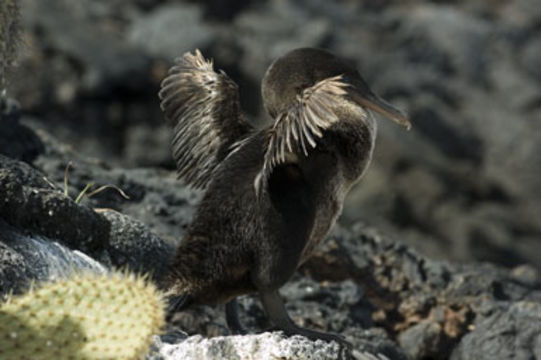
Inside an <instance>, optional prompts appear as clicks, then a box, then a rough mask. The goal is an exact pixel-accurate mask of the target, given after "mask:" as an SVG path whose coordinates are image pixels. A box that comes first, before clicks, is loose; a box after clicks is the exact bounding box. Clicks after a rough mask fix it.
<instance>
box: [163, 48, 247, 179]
mask: <svg viewBox="0 0 541 360" xmlns="http://www.w3.org/2000/svg"><path fill="white" fill-rule="evenodd" d="M159 97H160V99H161V104H160V105H161V109H162V110H163V112H164V114H165V118H166V120H167V123H168V124H169V125H170V126H171V127H173V129H174V130H173V131H174V135H173V141H172V149H173V158H174V159H175V162H176V165H177V171H178V177H179V178H182V179H183V180H184V181H185V182H186V183H188V184H190V185H192V186H193V187H195V188H205V187H206V185H207V184H208V182H209V180H210V179H211V177H212V173H213V171H214V170H215V169H216V167H217V166H218V165H219V164H220V162H221V161H222V160H223V159H224V158H225V157H226V156H227V154H228V153H229V151H230V148H231V145H233V144H234V143H235V142H236V141H238V140H240V139H241V138H242V137H243V136H244V135H246V134H247V133H248V132H250V130H251V126H250V125H249V124H248V123H247V122H246V121H245V120H244V118H243V116H242V113H241V110H240V103H239V94H238V88H237V85H236V84H235V83H234V82H233V81H232V80H231V79H230V78H229V77H228V76H227V75H226V74H225V73H224V72H223V71H220V72H215V71H214V69H213V65H212V61H209V60H206V59H205V58H203V55H202V54H201V52H200V51H199V50H195V54H191V53H189V52H188V53H185V54H184V55H183V56H182V57H180V58H178V59H176V60H175V65H174V66H173V67H172V68H171V69H170V70H169V73H168V76H167V77H166V78H165V79H164V80H163V82H162V84H161V90H160V93H159Z"/></svg>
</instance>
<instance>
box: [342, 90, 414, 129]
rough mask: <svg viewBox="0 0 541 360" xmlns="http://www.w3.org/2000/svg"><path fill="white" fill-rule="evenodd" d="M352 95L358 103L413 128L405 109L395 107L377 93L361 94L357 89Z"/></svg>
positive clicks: (407, 127) (408, 127)
mask: <svg viewBox="0 0 541 360" xmlns="http://www.w3.org/2000/svg"><path fill="white" fill-rule="evenodd" d="M351 95H352V97H353V100H354V101H355V102H356V103H357V104H359V105H361V106H363V107H365V108H367V109H369V110H372V111H375V112H377V113H378V114H380V115H382V116H384V117H386V118H388V119H391V120H393V121H394V122H396V123H397V124H400V125H402V126H404V127H406V130H409V129H411V123H410V121H409V119H408V115H407V114H406V113H405V112H404V111H402V110H399V109H397V108H395V107H394V106H393V105H391V104H389V103H388V102H387V101H385V100H383V99H382V98H380V97H379V96H377V95H376V94H374V93H372V92H370V93H364V94H360V93H359V92H357V91H352V94H351Z"/></svg>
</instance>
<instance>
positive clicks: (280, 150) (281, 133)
mask: <svg viewBox="0 0 541 360" xmlns="http://www.w3.org/2000/svg"><path fill="white" fill-rule="evenodd" d="M347 86H349V85H348V84H347V83H345V82H343V81H342V75H339V76H334V77H330V78H327V79H323V80H321V81H319V82H318V83H316V84H315V85H313V86H312V87H309V88H307V89H304V90H303V91H302V93H301V94H299V95H297V99H296V100H295V102H294V104H293V105H292V106H291V107H289V108H288V110H287V111H285V112H282V113H280V114H278V116H277V118H276V121H275V123H274V125H273V126H272V128H271V129H270V130H269V133H268V137H267V143H266V147H265V158H264V161H263V167H262V168H261V170H260V172H259V173H258V174H257V176H256V178H255V181H254V187H255V191H256V193H257V194H258V195H259V194H261V193H262V192H263V190H265V189H266V185H267V180H268V178H269V176H270V174H271V173H272V170H273V169H274V168H275V167H276V166H277V165H279V164H283V163H285V162H286V157H287V155H288V154H294V155H296V154H300V153H301V152H302V153H303V154H304V155H305V156H307V155H308V148H309V147H312V148H315V147H316V145H317V143H316V139H317V138H321V137H323V131H324V130H326V129H328V128H329V127H331V126H332V125H333V124H334V123H336V122H337V121H338V117H337V116H336V114H335V113H334V112H333V111H332V110H331V109H332V103H333V102H334V101H336V100H337V99H338V98H339V97H342V96H344V95H345V94H346V89H345V88H346V87H347Z"/></svg>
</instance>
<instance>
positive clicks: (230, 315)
mask: <svg viewBox="0 0 541 360" xmlns="http://www.w3.org/2000/svg"><path fill="white" fill-rule="evenodd" d="M225 321H226V323H227V327H228V328H229V330H231V332H232V333H233V334H235V335H244V334H246V329H244V327H243V326H242V324H241V323H240V320H239V303H238V302H237V299H236V298H235V299H233V300H231V301H229V302H228V303H227V304H225Z"/></svg>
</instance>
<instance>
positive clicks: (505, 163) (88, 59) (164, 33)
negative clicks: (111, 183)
mask: <svg viewBox="0 0 541 360" xmlns="http://www.w3.org/2000/svg"><path fill="white" fill-rule="evenodd" d="M21 8H22V19H21V22H22V23H23V26H24V28H25V32H24V34H23V43H24V44H23V45H22V47H21V51H20V56H19V59H18V66H17V67H15V68H13V69H11V72H10V74H9V77H8V79H7V89H8V95H9V96H11V97H13V98H16V99H17V100H18V101H19V102H20V104H21V107H22V109H23V119H24V122H25V123H26V124H29V125H30V126H32V127H34V128H38V129H39V128H43V129H45V130H47V131H48V132H50V133H52V134H53V135H54V136H56V137H57V138H59V139H60V140H61V141H62V142H64V143H67V144H69V145H71V146H72V147H73V148H74V149H75V150H76V151H78V152H80V153H83V154H85V155H89V156H92V157H95V158H97V159H100V160H103V161H105V162H107V163H109V164H111V165H113V166H118V167H128V168H131V167H166V168H169V169H173V167H174V164H173V162H172V160H171V157H170V153H169V136H170V133H169V131H168V129H167V128H166V127H165V126H164V124H163V119H162V115H161V113H160V110H159V103H158V99H157V92H158V88H159V83H160V81H161V79H162V78H163V77H164V76H165V74H166V71H167V68H168V67H169V66H170V65H171V64H172V61H173V59H174V58H175V57H177V56H179V55H181V54H182V53H183V52H185V51H190V50H193V49H195V48H199V49H201V50H202V52H203V54H204V55H205V56H207V57H211V58H214V62H215V67H216V68H220V69H224V70H225V71H226V72H227V73H228V74H229V76H230V77H231V78H233V79H234V80H235V81H236V82H237V83H238V84H239V86H240V93H241V98H242V103H243V107H244V109H245V111H246V112H247V114H248V115H249V117H250V119H251V120H252V121H253V122H254V123H256V124H258V125H260V126H262V125H264V124H265V123H268V122H269V121H270V119H269V118H268V116H267V115H266V114H265V113H264V111H263V109H262V107H261V100H260V91H259V84H260V80H261V78H262V76H263V74H264V71H265V70H266V68H267V66H268V65H269V64H270V62H271V61H272V60H273V59H275V58H276V57H278V56H280V55H282V54H283V53H285V52H286V51H288V50H290V49H293V48H296V47H302V46H312V47H323V48H327V49H329V50H331V51H333V52H335V53H337V54H340V55H342V56H343V57H345V58H347V59H349V60H350V61H351V62H353V63H354V64H356V66H357V67H358V68H359V70H360V71H361V73H362V74H363V75H364V77H365V78H366V80H367V81H368V83H369V84H371V86H372V88H373V90H374V91H376V92H377V93H379V94H380V95H382V96H383V97H384V98H386V99H387V100H389V101H390V102H391V103H393V104H395V105H397V106H398V107H402V108H404V109H406V110H408V111H409V113H410V114H411V117H412V122H413V129H412V130H411V131H410V132H404V131H403V129H402V128H400V127H397V126H396V125H395V124H393V123H391V122H389V121H387V120H385V119H381V121H380V122H379V124H380V131H379V138H378V144H377V147H376V154H375V159H374V162H373V164H372V167H371V169H370V170H369V172H368V174H367V176H366V178H365V179H364V180H363V181H362V182H361V183H360V184H359V185H358V186H356V187H355V188H354V189H353V191H352V193H351V194H350V196H349V199H348V202H347V204H346V206H345V209H344V214H343V216H342V220H341V221H342V222H343V223H350V222H353V221H356V220H362V221H364V222H365V223H367V224H370V225H374V226H376V227H378V228H379V229H381V231H382V232H384V233H387V234H390V235H391V236H393V237H394V238H396V239H397V241H404V242H406V243H408V244H411V245H413V246H414V247H416V248H417V249H419V250H420V251H421V252H423V253H425V254H427V255H429V256H431V257H435V258H440V259H451V260H458V261H464V262H466V261H490V262H494V263H498V264H500V265H503V266H506V267H515V266H517V265H521V264H525V263H529V264H531V265H533V266H534V267H536V268H538V269H541V221H540V220H539V214H541V183H540V175H541V6H539V2H538V0H515V1H512V0H490V1H486V0H462V1H461V0H455V1H452V0H449V1H444V0H439V1H421V0H408V1H398V0H373V1H361V0H341V1H333V2H331V1H327V0H295V1H294V0H273V1H262V0H252V1H250V0H224V1H219V0H206V1H184V2H182V1H166V0H136V1H132V0H78V1H71V0H47V1H40V0H21ZM0 91H1V89H0Z"/></svg>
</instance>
